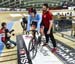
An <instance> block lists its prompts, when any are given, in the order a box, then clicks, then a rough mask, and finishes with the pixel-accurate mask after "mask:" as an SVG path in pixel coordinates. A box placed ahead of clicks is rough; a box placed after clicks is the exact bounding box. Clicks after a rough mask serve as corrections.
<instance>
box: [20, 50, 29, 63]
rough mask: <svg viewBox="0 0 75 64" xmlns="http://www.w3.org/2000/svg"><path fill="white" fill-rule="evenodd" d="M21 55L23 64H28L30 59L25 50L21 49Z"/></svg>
mask: <svg viewBox="0 0 75 64" xmlns="http://www.w3.org/2000/svg"><path fill="white" fill-rule="evenodd" d="M19 54H20V61H21V64H26V63H27V64H28V58H27V54H26V51H25V49H20V51H19Z"/></svg>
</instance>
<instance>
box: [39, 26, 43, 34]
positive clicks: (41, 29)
mask: <svg viewBox="0 0 75 64" xmlns="http://www.w3.org/2000/svg"><path fill="white" fill-rule="evenodd" d="M40 34H41V35H44V26H41V27H40Z"/></svg>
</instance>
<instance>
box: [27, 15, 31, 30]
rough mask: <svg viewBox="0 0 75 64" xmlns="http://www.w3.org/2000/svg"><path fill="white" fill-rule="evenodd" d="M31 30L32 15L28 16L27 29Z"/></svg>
mask: <svg viewBox="0 0 75 64" xmlns="http://www.w3.org/2000/svg"><path fill="white" fill-rule="evenodd" d="M29 30H30V16H28V23H27V31H29Z"/></svg>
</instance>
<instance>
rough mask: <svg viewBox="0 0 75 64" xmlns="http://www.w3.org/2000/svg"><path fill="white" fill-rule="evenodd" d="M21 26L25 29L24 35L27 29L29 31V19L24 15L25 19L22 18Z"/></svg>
mask: <svg viewBox="0 0 75 64" xmlns="http://www.w3.org/2000/svg"><path fill="white" fill-rule="evenodd" d="M21 26H22V28H23V33H24V31H26V29H27V19H26V17H25V16H24V15H23V18H22V22H21Z"/></svg>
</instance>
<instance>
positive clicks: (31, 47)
mask: <svg viewBox="0 0 75 64" xmlns="http://www.w3.org/2000/svg"><path fill="white" fill-rule="evenodd" d="M28 51H29V54H30V57H31V59H34V58H35V56H36V54H37V41H36V39H35V38H33V39H31V40H30V42H29V47H28Z"/></svg>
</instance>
